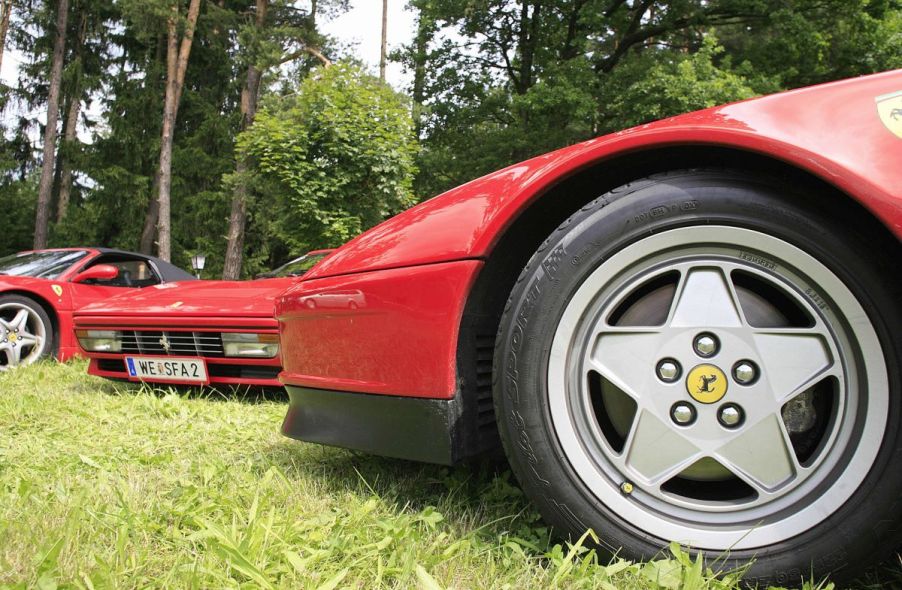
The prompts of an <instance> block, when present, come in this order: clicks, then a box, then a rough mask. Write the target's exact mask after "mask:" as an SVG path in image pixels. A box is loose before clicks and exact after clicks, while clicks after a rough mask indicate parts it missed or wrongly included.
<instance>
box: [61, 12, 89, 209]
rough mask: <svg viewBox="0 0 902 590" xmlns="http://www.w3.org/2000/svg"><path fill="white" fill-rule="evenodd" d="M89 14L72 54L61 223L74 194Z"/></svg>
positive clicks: (62, 146) (64, 134)
mask: <svg viewBox="0 0 902 590" xmlns="http://www.w3.org/2000/svg"><path fill="white" fill-rule="evenodd" d="M87 27H88V14H87V11H85V12H82V15H81V23H80V24H79V27H78V37H77V38H76V39H75V48H74V52H73V56H72V64H71V66H70V69H71V70H74V76H73V79H72V83H71V88H70V89H69V110H68V114H67V115H66V121H65V122H64V123H63V141H62V142H60V149H59V168H60V180H59V195H58V197H57V203H56V222H57V223H60V222H61V221H62V220H63V219H65V218H66V211H67V210H68V208H69V197H70V195H71V194H72V153H73V151H74V150H75V145H76V139H77V137H78V114H79V113H80V112H81V74H82V71H81V68H82V65H81V52H82V48H83V47H84V44H85V37H87Z"/></svg>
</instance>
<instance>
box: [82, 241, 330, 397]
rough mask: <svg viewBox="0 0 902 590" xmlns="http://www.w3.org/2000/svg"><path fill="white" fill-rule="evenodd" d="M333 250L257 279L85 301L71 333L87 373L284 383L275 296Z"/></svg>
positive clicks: (171, 380)
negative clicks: (91, 302)
mask: <svg viewBox="0 0 902 590" xmlns="http://www.w3.org/2000/svg"><path fill="white" fill-rule="evenodd" d="M329 252H331V250H316V251H313V252H310V253H308V254H306V255H304V256H301V257H300V258H296V259H294V260H292V261H291V262H289V263H288V264H286V265H284V266H281V267H279V268H277V269H276V270H274V271H271V272H269V273H266V276H268V277H272V278H263V279H258V280H254V281H194V282H193V283H184V284H172V285H159V286H157V287H154V288H151V289H145V290H143V291H141V292H139V293H128V294H124V295H122V296H119V297H114V298H111V299H107V300H106V301H102V302H99V303H96V304H94V305H89V306H87V307H84V308H82V309H80V310H79V311H78V312H77V313H76V314H75V332H76V335H77V337H78V341H79V344H80V345H81V347H82V350H83V351H84V353H85V354H86V355H87V356H88V357H89V358H90V359H91V363H90V365H89V367H88V372H89V373H90V374H92V375H98V376H100V377H108V378H110V379H124V380H131V381H144V382H148V383H168V384H173V385H207V384H216V385H251V386H261V387H281V383H280V382H279V381H278V379H277V376H278V374H279V371H280V370H281V368H282V365H281V363H280V361H279V333H278V324H277V323H276V320H275V318H274V317H273V300H274V299H275V297H276V296H277V295H278V294H279V293H281V292H283V291H284V290H285V289H286V288H288V287H289V286H290V285H291V284H292V283H293V282H294V281H296V280H297V277H299V276H301V275H303V274H304V273H305V272H307V270H309V269H310V268H311V267H312V266H313V265H315V264H316V263H317V262H319V261H320V260H322V259H323V258H324V257H325V256H326V255H327V254H328V253H329Z"/></svg>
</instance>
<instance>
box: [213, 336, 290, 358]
mask: <svg viewBox="0 0 902 590" xmlns="http://www.w3.org/2000/svg"><path fill="white" fill-rule="evenodd" d="M222 348H223V352H224V353H225V355H226V356H243V357H257V358H270V359H271V358H273V357H275V356H276V355H277V354H279V335H278V334H250V333H246V332H223V334H222Z"/></svg>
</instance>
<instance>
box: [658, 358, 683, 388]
mask: <svg viewBox="0 0 902 590" xmlns="http://www.w3.org/2000/svg"><path fill="white" fill-rule="evenodd" d="M657 372H658V378H659V379H660V380H661V381H663V382H664V383H673V382H674V381H677V380H678V379H679V378H680V375H681V374H682V373H683V369H682V368H681V367H680V363H678V362H676V361H675V360H673V359H664V360H662V361H660V362H659V363H658V366H657Z"/></svg>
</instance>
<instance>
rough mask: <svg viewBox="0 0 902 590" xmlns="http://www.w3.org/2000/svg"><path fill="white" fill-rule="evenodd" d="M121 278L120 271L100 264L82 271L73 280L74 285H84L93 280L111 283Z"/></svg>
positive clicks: (108, 265)
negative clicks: (110, 281) (112, 280)
mask: <svg viewBox="0 0 902 590" xmlns="http://www.w3.org/2000/svg"><path fill="white" fill-rule="evenodd" d="M118 276H119V269H118V268H116V267H115V266H112V265H110V264H98V265H96V266H92V267H91V268H88V269H86V270H83V271H81V272H80V273H78V274H77V275H75V276H74V277H73V278H72V282H73V283H84V282H85V281H89V280H91V279H99V280H101V281H109V280H111V279H115V278H116V277H118Z"/></svg>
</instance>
